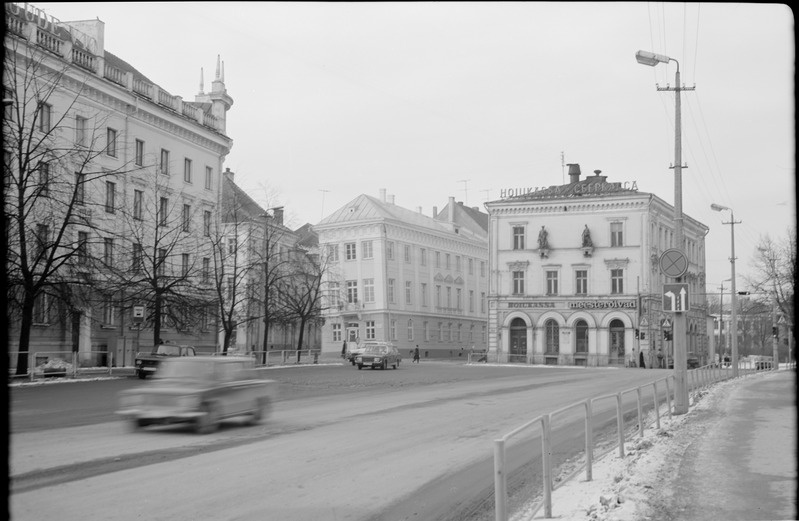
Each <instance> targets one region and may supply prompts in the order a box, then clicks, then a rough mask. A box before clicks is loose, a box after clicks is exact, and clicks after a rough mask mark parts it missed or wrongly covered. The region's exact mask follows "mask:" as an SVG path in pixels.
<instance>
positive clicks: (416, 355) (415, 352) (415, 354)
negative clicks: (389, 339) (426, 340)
mask: <svg viewBox="0 0 799 521" xmlns="http://www.w3.org/2000/svg"><path fill="white" fill-rule="evenodd" d="M413 361H414V362H416V363H417V364H418V363H419V346H418V345H417V346H416V349H414V350H413Z"/></svg>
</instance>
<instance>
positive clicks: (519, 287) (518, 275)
mask: <svg viewBox="0 0 799 521" xmlns="http://www.w3.org/2000/svg"><path fill="white" fill-rule="evenodd" d="M513 294H514V295H524V272H523V271H514V272H513Z"/></svg>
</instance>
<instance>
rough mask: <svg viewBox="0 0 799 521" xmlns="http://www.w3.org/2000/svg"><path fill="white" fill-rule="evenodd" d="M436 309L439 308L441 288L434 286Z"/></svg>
mask: <svg viewBox="0 0 799 521" xmlns="http://www.w3.org/2000/svg"><path fill="white" fill-rule="evenodd" d="M436 307H437V308H440V307H441V286H439V285H436Z"/></svg>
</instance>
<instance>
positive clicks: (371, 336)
mask: <svg viewBox="0 0 799 521" xmlns="http://www.w3.org/2000/svg"><path fill="white" fill-rule="evenodd" d="M393 199H394V198H393V196H389V197H388V198H387V197H386V193H385V190H381V193H380V197H379V198H377V197H372V196H369V195H360V196H358V197H356V198H355V199H353V200H352V201H351V202H350V203H348V204H346V205H345V206H343V207H342V208H340V209H339V210H337V211H335V212H333V213H332V214H331V215H329V216H328V217H326V218H325V219H323V220H322V221H321V222H320V223H319V224H317V225H315V226H314V230H315V231H316V233H317V234H318V236H319V248H320V252H321V253H322V257H323V261H322V263H323V265H324V270H323V281H324V287H325V290H326V293H327V296H328V298H327V299H326V301H325V304H324V307H323V310H322V314H323V317H324V319H325V320H324V325H323V328H322V352H323V354H325V355H338V354H340V353H341V351H342V348H343V343H344V342H345V341H346V342H348V343H352V342H360V341H366V340H378V341H387V342H392V343H394V344H395V345H396V346H397V347H398V348H399V349H400V350H401V352H404V354H405V355H406V356H407V354H408V353H409V352H410V350H411V349H413V348H415V347H416V346H417V345H418V346H419V349H420V351H421V353H422V356H423V357H424V356H427V357H431V358H432V357H453V356H454V357H457V356H459V355H461V354H463V355H465V352H466V351H467V350H469V349H473V348H474V349H485V346H486V325H487V322H486V318H487V316H488V310H487V307H486V303H487V300H486V299H487V291H488V276H487V275H488V273H487V265H486V262H487V254H488V250H487V246H488V236H487V224H488V219H487V217H488V216H487V215H486V214H485V213H483V212H480V211H479V209H477V208H471V207H468V206H465V205H463V203H461V202H455V199H454V198H452V197H450V199H449V203H448V204H447V205H446V206H445V207H444V208H443V209H442V211H441V212H438V211H437V209H436V208H434V209H433V217H428V216H425V215H423V214H422V210H421V208H418V210H417V211H412V210H407V209H405V208H402V207H400V206H397V205H396V204H394V200H393Z"/></svg>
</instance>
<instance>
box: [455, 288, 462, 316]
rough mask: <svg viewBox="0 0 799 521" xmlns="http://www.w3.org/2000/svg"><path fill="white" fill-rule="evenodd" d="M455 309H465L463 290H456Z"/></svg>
mask: <svg viewBox="0 0 799 521" xmlns="http://www.w3.org/2000/svg"><path fill="white" fill-rule="evenodd" d="M455 309H457V310H458V311H460V310H461V309H463V290H462V289H460V288H455Z"/></svg>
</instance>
